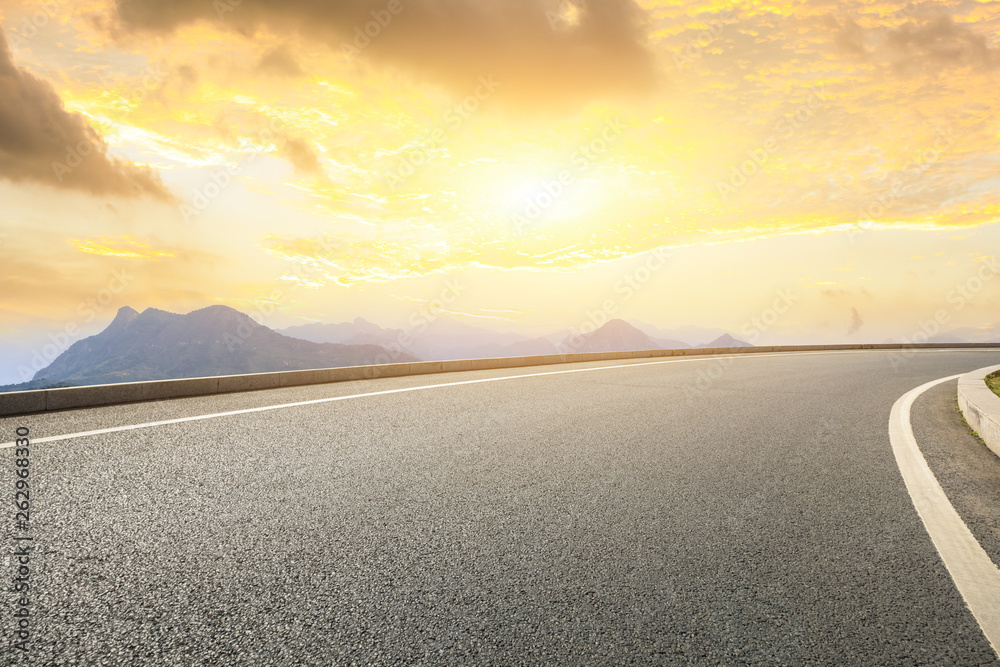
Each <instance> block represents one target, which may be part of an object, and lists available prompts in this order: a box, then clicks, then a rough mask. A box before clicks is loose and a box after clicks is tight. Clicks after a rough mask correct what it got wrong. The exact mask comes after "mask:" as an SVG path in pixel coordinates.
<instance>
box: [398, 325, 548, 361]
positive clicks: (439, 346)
mask: <svg viewBox="0 0 1000 667" xmlns="http://www.w3.org/2000/svg"><path fill="white" fill-rule="evenodd" d="M410 333H411V335H412V338H413V340H412V342H411V343H410V345H409V347H408V348H407V349H408V350H409V351H410V352H411V353H412V354H415V355H417V356H418V357H420V358H421V359H428V360H430V359H473V358H476V357H480V358H482V357H491V356H497V354H496V352H497V351H498V348H503V347H506V346H508V345H512V344H514V343H519V342H522V341H525V340H529V339H528V337H527V336H522V335H521V334H515V333H506V332H500V331H494V330H493V329H487V328H485V327H477V326H474V325H472V324H466V323H465V322H462V321H460V320H458V319H456V318H452V317H440V316H439V317H435V318H434V319H433V320H431V321H430V322H425V323H423V324H421V326H420V327H418V328H417V329H414V330H412V331H411V332H410ZM508 356H510V355H508Z"/></svg>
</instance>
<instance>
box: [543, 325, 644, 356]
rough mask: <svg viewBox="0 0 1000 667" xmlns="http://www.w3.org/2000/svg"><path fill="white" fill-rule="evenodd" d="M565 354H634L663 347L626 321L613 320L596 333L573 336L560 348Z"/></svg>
mask: <svg viewBox="0 0 1000 667" xmlns="http://www.w3.org/2000/svg"><path fill="white" fill-rule="evenodd" d="M560 349H561V350H562V351H564V352H632V351H637V350H659V349H662V346H661V345H660V343H658V342H657V341H655V340H653V339H652V338H650V337H649V336H647V335H646V334H644V333H643V332H642V331H640V330H639V329H637V328H635V327H634V326H632V325H631V324H629V323H628V322H626V321H625V320H611V321H609V322H607V323H606V324H605V325H604V326H602V327H601V328H600V329H597V330H596V331H591V332H590V333H587V334H576V335H571V336H569V337H567V338H566V340H564V341H563V342H562V344H561V346H560Z"/></svg>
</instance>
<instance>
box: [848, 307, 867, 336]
mask: <svg viewBox="0 0 1000 667" xmlns="http://www.w3.org/2000/svg"><path fill="white" fill-rule="evenodd" d="M864 324H865V321H864V319H863V318H862V317H861V313H859V312H858V309H857V308H853V307H852V308H851V323H850V324H849V325H848V326H847V335H848V336H851V335H853V334H856V333H857V332H858V331H860V330H861V327H862V326H864Z"/></svg>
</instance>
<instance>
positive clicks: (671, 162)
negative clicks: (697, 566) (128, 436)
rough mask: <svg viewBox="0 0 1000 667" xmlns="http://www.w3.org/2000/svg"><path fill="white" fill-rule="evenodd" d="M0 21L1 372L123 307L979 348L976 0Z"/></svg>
mask: <svg viewBox="0 0 1000 667" xmlns="http://www.w3.org/2000/svg"><path fill="white" fill-rule="evenodd" d="M0 30H2V33H3V37H0V261H2V269H0V271H2V280H3V289H2V291H0V383H2V382H4V381H17V380H21V379H23V378H22V377H20V376H19V375H18V370H17V369H18V368H22V369H23V367H24V365H25V364H28V365H30V362H31V360H32V359H35V360H36V361H37V360H38V359H39V358H40V357H39V355H40V354H41V357H46V356H51V353H52V352H53V351H54V350H56V349H59V350H61V349H65V347H66V346H67V345H68V344H71V343H72V342H74V341H75V340H79V339H80V338H81V337H83V336H86V335H91V334H93V333H96V332H98V331H100V330H101V329H102V328H103V327H104V326H106V325H107V323H108V322H109V321H110V320H111V319H112V318H113V317H114V314H115V312H116V310H117V309H118V308H119V307H121V306H125V305H128V306H131V307H133V308H135V309H137V310H140V311H141V310H144V309H145V308H149V307H153V308H161V309H164V310H169V311H172V312H181V313H184V312H189V311H191V310H194V309H197V308H202V307H205V306H209V305H213V304H225V305H229V306H232V307H234V308H237V309H240V310H242V311H244V312H247V313H250V314H252V315H253V316H254V317H255V319H258V321H260V322H262V323H263V324H266V325H267V326H270V327H272V328H281V327H285V326H289V325H294V324H302V323H305V322H312V321H322V322H341V321H346V320H351V319H354V318H355V317H359V316H360V317H365V318H367V319H369V320H371V321H374V322H376V323H379V324H381V325H383V326H400V325H405V324H406V323H407V322H408V321H410V320H411V319H412V318H413V317H414V315H415V314H417V313H421V312H427V311H428V309H431V312H434V313H442V314H447V315H449V316H451V317H456V318H459V319H461V320H462V321H464V322H467V323H470V324H477V325H482V326H489V327H492V328H496V329H502V330H511V331H518V332H522V333H526V334H534V335H542V334H546V333H551V332H552V331H555V330H560V329H565V328H573V329H577V330H586V329H588V328H592V327H594V326H597V325H599V324H600V323H601V322H603V321H605V320H606V319H610V318H612V317H623V318H625V319H630V320H635V321H642V322H647V323H651V324H653V325H656V326H659V327H663V328H675V327H682V326H698V327H707V328H717V329H723V330H726V331H730V332H732V333H733V334H734V335H737V336H740V335H742V336H743V337H744V338H753V340H752V341H751V342H756V343H757V344H779V343H816V342H883V341H887V340H896V341H898V340H920V336H921V335H933V333H937V332H939V331H957V332H960V333H961V335H962V337H963V338H965V339H968V340H986V339H989V338H991V337H1000V280H994V279H993V278H995V277H996V275H997V274H998V273H1000V266H998V265H997V263H996V255H997V254H998V253H997V249H998V248H1000V226H998V224H997V221H998V219H1000V124H998V121H997V117H996V109H997V105H998V102H1000V99H998V98H1000V86H998V85H997V84H998V79H997V74H998V69H1000V6H998V5H997V3H994V2H978V1H968V0H961V1H947V2H918V3H910V4H904V3H892V2H865V1H860V0H847V1H846V2H845V1H839V2H833V1H832V0H831V1H829V2H828V1H826V0H823V1H806V2H794V3H788V2H781V1H779V0H775V1H773V2H764V1H760V2H741V3H729V2H720V1H717V0H716V1H705V2H669V3H667V2H660V1H654V0H635V1H633V0H586V1H584V0H579V1H574V0H356V1H355V2H328V3H316V2H312V1H311V0H284V1H283V2H268V1H266V0H242V1H241V0H213V1H209V0H178V1H172V2H165V1H154V0H44V1H41V2H21V1H12V0H0ZM921 332H923V334H921ZM694 342H702V341H694ZM46 348H47V349H48V353H46V352H45V349H46Z"/></svg>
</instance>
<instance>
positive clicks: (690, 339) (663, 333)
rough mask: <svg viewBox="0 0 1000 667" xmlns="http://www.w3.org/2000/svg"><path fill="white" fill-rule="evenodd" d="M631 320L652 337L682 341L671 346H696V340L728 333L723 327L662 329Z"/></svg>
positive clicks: (681, 347)
mask: <svg viewBox="0 0 1000 667" xmlns="http://www.w3.org/2000/svg"><path fill="white" fill-rule="evenodd" d="M629 322H630V323H631V324H632V326H634V327H635V328H636V329H638V330H639V331H641V332H643V333H644V334H646V335H647V336H649V337H650V338H653V339H655V340H662V341H664V342H670V343H681V345H679V346H678V345H671V346H670V347H671V348H680V349H683V348H686V347H694V341H697V340H712V339H713V338H718V337H719V336H721V335H722V334H724V333H726V332H725V331H723V330H722V329H707V328H705V327H692V326H684V327H679V328H677V329H662V328H660V327H658V326H655V325H653V324H650V323H649V322H643V321H641V320H629Z"/></svg>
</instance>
